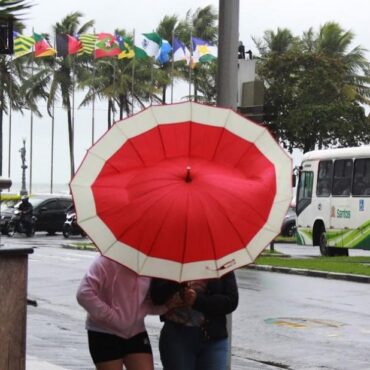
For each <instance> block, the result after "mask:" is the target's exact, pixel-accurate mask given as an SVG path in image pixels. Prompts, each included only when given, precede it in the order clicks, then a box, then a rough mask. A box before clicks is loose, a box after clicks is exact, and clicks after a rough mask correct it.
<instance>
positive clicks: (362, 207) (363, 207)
mask: <svg viewBox="0 0 370 370" xmlns="http://www.w3.org/2000/svg"><path fill="white" fill-rule="evenodd" d="M358 206H359V211H360V212H363V211H365V201H364V199H360V200H359V203H358Z"/></svg>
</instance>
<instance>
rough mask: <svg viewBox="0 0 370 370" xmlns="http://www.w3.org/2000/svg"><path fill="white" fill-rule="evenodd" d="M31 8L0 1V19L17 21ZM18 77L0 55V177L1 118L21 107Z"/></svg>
mask: <svg viewBox="0 0 370 370" xmlns="http://www.w3.org/2000/svg"><path fill="white" fill-rule="evenodd" d="M31 6H32V5H30V4H29V3H28V2H27V1H25V0H0V18H1V19H2V20H10V21H11V22H14V21H19V20H20V19H21V17H22V16H23V15H24V11H25V10H27V9H29V8H30V7H31ZM18 77H19V75H17V74H15V73H13V71H12V63H11V58H9V57H8V56H5V55H0V176H1V175H2V173H3V116H4V113H7V112H8V108H9V105H10V106H11V107H12V109H15V110H21V109H22V107H23V104H22V102H21V95H20V84H19V78H18ZM7 101H9V104H8V103H7Z"/></svg>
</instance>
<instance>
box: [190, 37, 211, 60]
mask: <svg viewBox="0 0 370 370" xmlns="http://www.w3.org/2000/svg"><path fill="white" fill-rule="evenodd" d="M192 44H193V58H192V64H193V65H195V64H196V63H204V62H209V61H211V60H214V59H216V58H217V46H215V45H211V44H210V43H208V42H207V41H204V40H202V39H198V38H196V37H192Z"/></svg>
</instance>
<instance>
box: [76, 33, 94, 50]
mask: <svg viewBox="0 0 370 370" xmlns="http://www.w3.org/2000/svg"><path fill="white" fill-rule="evenodd" d="M96 39H97V36H96V35H93V34H89V33H83V34H81V35H80V36H79V40H80V41H81V44H82V49H81V50H80V51H79V52H78V55H83V54H92V53H93V52H94V50H95V42H96Z"/></svg>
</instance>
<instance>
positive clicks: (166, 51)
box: [156, 39, 172, 64]
mask: <svg viewBox="0 0 370 370" xmlns="http://www.w3.org/2000/svg"><path fill="white" fill-rule="evenodd" d="M171 51H172V46H171V45H170V43H169V42H168V41H167V40H164V39H162V45H161V47H160V48H159V53H158V54H157V58H156V60H157V62H158V63H159V64H166V63H168V62H169V60H170V52H171Z"/></svg>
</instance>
